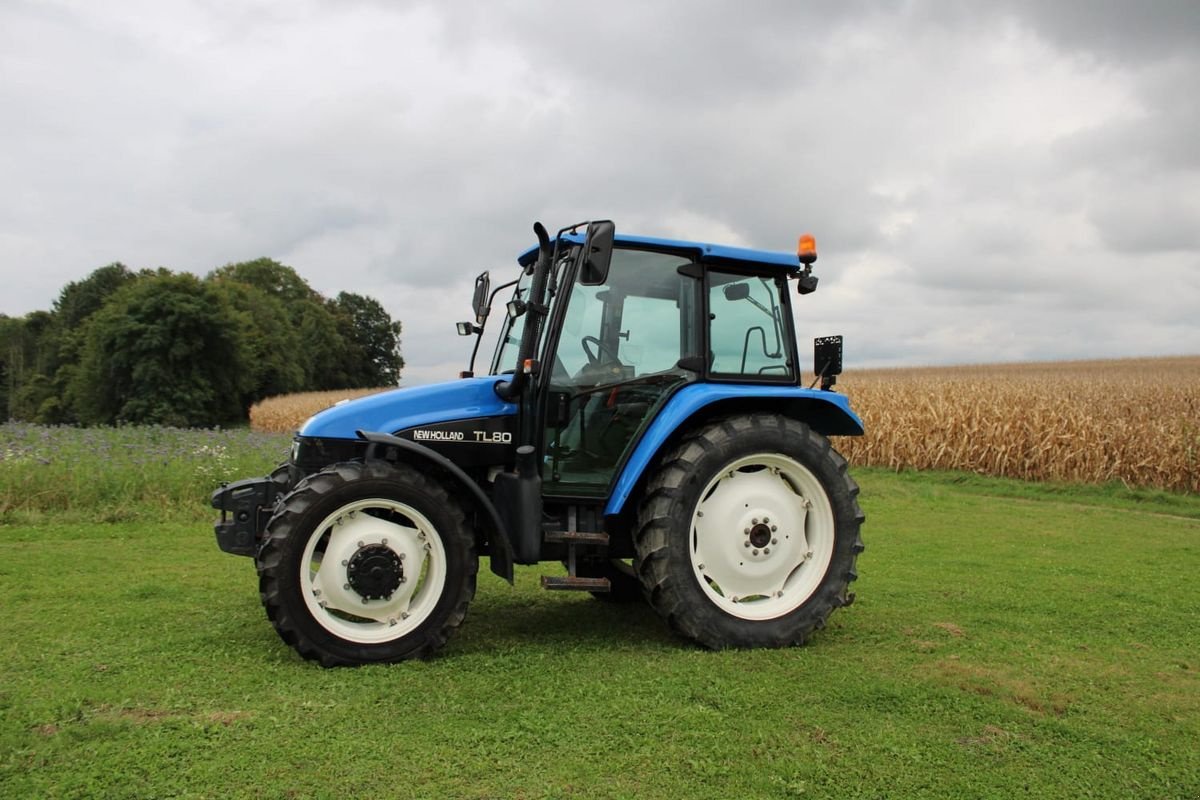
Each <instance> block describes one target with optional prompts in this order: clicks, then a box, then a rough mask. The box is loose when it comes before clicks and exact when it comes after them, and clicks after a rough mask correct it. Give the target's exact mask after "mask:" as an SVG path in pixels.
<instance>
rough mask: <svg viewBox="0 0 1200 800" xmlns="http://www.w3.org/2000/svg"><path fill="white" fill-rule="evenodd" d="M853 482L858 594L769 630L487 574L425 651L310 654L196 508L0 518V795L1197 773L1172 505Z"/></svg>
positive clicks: (664, 787) (893, 784) (722, 791)
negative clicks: (781, 636) (701, 625)
mask: <svg viewBox="0 0 1200 800" xmlns="http://www.w3.org/2000/svg"><path fill="white" fill-rule="evenodd" d="M269 466H270V461H269V460H266V462H265V463H263V464H260V465H259V467H258V469H256V470H255V471H256V472H262V471H263V470H265V469H267V468H269ZM858 474H859V477H860V479H861V480H860V482H861V483H862V484H863V504H864V506H865V508H866V511H867V513H868V523H867V527H866V528H865V536H866V540H867V544H868V549H867V551H866V553H865V554H864V555H863V556H862V558H861V559H860V564H859V566H860V573H861V579H860V581H859V583H858V584H856V585H855V588H856V589H857V591H858V595H859V596H858V601H857V602H856V603H855V604H854V605H853V606H851V607H849V608H847V609H843V610H841V611H839V612H837V613H836V614H835V615H834V617H833V618H832V620H831V624H830V626H829V628H828V629H826V630H825V631H823V632H822V633H820V634H819V635H818V636H817V637H816V638H815V640H814V641H813V642H812V643H811V644H810V645H809V646H807V647H804V648H800V649H793V650H784V651H749V652H741V651H727V652H720V653H710V652H705V651H700V650H697V649H696V648H694V647H692V646H690V645H688V644H686V643H683V642H680V641H678V640H676V639H674V638H672V637H671V636H670V635H669V634H668V633H667V631H666V629H665V628H664V626H663V625H662V624H661V622H660V621H659V620H658V618H657V617H656V616H655V615H654V614H653V613H652V612H651V611H650V610H649V609H648V608H647V607H645V606H641V605H634V606H632V607H628V606H627V607H618V606H612V605H608V604H604V603H599V602H596V601H594V600H592V599H590V598H588V597H587V596H573V595H563V594H555V593H547V592H542V591H541V590H540V589H539V588H537V585H536V584H537V575H538V574H539V570H537V569H533V568H525V569H521V570H520V571H519V574H518V583H517V586H516V588H515V589H513V588H509V587H508V586H507V584H504V583H503V582H501V581H500V580H499V579H497V578H495V577H493V576H491V575H490V574H489V573H487V572H486V569H485V570H484V571H483V572H481V578H480V586H479V593H478V595H477V598H476V601H475V603H474V604H473V605H472V608H471V612H470V614H469V615H468V618H467V622H466V624H465V625H464V627H463V629H462V630H461V631H460V635H459V636H457V637H456V638H454V639H453V640H452V641H451V643H450V645H449V646H448V647H447V648H446V650H445V651H444V652H443V653H442V654H441V655H440V656H439V657H438V658H436V659H434V660H432V661H428V662H416V663H405V664H399V665H392V666H372V667H365V668H360V669H341V670H321V669H320V668H318V667H316V666H314V665H312V664H311V663H308V662H304V661H302V660H301V659H300V658H299V657H298V656H296V655H295V653H293V651H292V650H290V649H289V648H287V647H286V646H285V645H283V644H282V643H281V642H280V641H279V640H278V638H277V637H276V635H275V633H274V631H273V630H272V629H271V627H270V625H269V624H268V622H267V620H266V619H265V616H264V615H263V612H262V610H261V608H260V607H259V602H258V596H257V591H256V580H255V576H254V570H253V566H252V564H251V562H250V561H249V560H248V559H242V558H236V557H231V556H227V555H224V554H222V553H220V552H219V551H218V550H217V548H216V546H215V544H214V542H213V538H212V534H211V530H210V529H209V528H208V527H207V526H206V525H205V524H203V523H198V522H196V521H194V520H193V519H191V518H190V512H183V513H176V514H173V515H164V516H163V518H162V519H160V520H157V521H136V520H135V521H133V522H126V523H121V524H101V523H91V522H89V523H82V524H81V523H79V522H75V521H71V522H64V521H61V520H59V519H56V518H55V517H54V516H53V515H49V516H45V517H43V518H41V520H40V524H36V525H33V524H24V523H22V524H10V525H7V526H2V527H0V592H2V593H3V597H4V598H5V604H4V605H5V614H3V615H0V658H2V659H3V663H4V665H5V667H6V669H5V680H4V682H3V683H2V684H0V720H2V721H0V796H5V797H27V796H28V797H100V796H103V797H147V796H157V797H431V798H434V797H436V798H444V797H472V798H483V797H525V798H534V797H579V798H584V797H589V798H590V797H638V798H657V797H663V798H679V797H712V798H728V797H780V798H785V797H838V798H843V797H844V798H859V797H861V798H868V797H870V798H874V797H953V798H960V797H997V798H1001V797H1003V798H1008V797H1016V796H1022V797H1039V798H1045V797H1063V798H1078V797H1114V798H1117V797H1120V798H1125V797H1139V798H1140V797H1145V798H1196V797H1198V796H1200V749H1198V748H1197V742H1200V656H1198V655H1197V652H1198V651H1200V647H1198V645H1200V636H1198V635H1197V633H1196V628H1195V624H1196V620H1197V618H1200V617H1198V614H1200V586H1198V585H1197V582H1196V581H1194V579H1193V578H1194V576H1195V574H1196V573H1197V571H1198V569H1200V523H1198V522H1197V521H1196V519H1194V518H1188V517H1189V516H1191V515H1190V514H1188V513H1184V514H1180V513H1179V509H1180V508H1183V509H1185V511H1186V510H1187V509H1191V508H1194V507H1195V499H1194V498H1190V499H1187V498H1185V499H1184V500H1182V501H1180V502H1179V503H1175V504H1172V503H1170V502H1167V503H1163V502H1159V500H1158V499H1156V498H1154V497H1149V498H1129V497H1120V496H1116V495H1112V494H1108V495H1106V494H1104V492H1103V490H1100V489H1089V490H1087V491H1080V492H1077V493H1071V492H1070V491H1068V490H1066V489H1060V490H1057V491H1055V492H1053V493H1052V492H1049V491H1044V490H1041V489H1037V488H1032V489H1026V488H1023V487H1027V486H1029V485H1027V484H1019V483H1017V482H1008V483H1005V482H993V481H988V480H986V479H979V478H970V479H966V478H964V476H953V475H949V476H946V475H935V476H925V475H921V474H911V473H905V474H894V473H889V472H886V471H882V470H867V471H859V473H858ZM135 516H136V515H135Z"/></svg>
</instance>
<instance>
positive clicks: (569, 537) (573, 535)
mask: <svg viewBox="0 0 1200 800" xmlns="http://www.w3.org/2000/svg"><path fill="white" fill-rule="evenodd" d="M542 538H543V539H545V540H546V541H547V542H567V543H569V544H608V534H607V533H603V532H601V531H546V532H545V533H544V534H543V535H542Z"/></svg>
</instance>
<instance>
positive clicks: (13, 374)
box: [0, 258, 404, 427]
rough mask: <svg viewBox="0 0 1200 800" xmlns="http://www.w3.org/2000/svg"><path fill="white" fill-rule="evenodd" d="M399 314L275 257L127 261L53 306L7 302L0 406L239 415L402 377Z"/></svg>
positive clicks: (153, 419) (81, 418) (181, 422)
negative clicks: (186, 266)
mask: <svg viewBox="0 0 1200 800" xmlns="http://www.w3.org/2000/svg"><path fill="white" fill-rule="evenodd" d="M403 367H404V359H403V357H402V356H401V355H400V322H399V321H393V320H392V318H391V317H390V316H389V315H388V313H387V312H386V311H385V310H384V308H383V306H382V305H380V303H379V302H378V301H376V300H374V299H372V298H370V297H365V296H363V295H360V294H354V293H352V292H341V293H339V294H338V295H337V297H335V298H333V299H328V298H326V297H324V296H322V295H321V294H319V293H318V292H316V291H315V290H313V288H312V287H310V286H309V285H308V283H307V282H306V281H305V280H304V279H303V278H302V277H300V275H299V274H297V273H296V271H295V270H294V269H292V268H291V267H288V266H285V265H284V264H280V263H279V262H277V261H274V260H272V259H268V258H260V259H257V260H255V261H246V262H242V263H238V264H228V265H226V266H224V267H221V268H219V269H216V270H213V271H212V272H210V273H209V274H208V275H207V276H205V277H204V278H203V279H201V278H198V277H196V276H195V275H191V274H188V273H174V272H171V271H170V270H168V269H164V268H159V269H156V270H140V271H136V272H135V271H132V270H130V269H128V268H127V267H126V266H125V265H123V264H120V263H114V264H110V265H108V266H106V267H101V268H100V269H97V270H95V271H94V272H92V273H91V274H90V275H88V276H87V277H86V278H84V279H82V280H79V281H74V282H71V283H68V284H67V285H66V286H64V287H63V289H62V291H60V292H59V295H58V298H57V299H56V300H55V301H54V304H53V308H52V309H51V310H50V311H34V312H32V313H30V314H26V315H25V316H24V317H8V316H5V315H3V314H0V413H4V412H6V416H7V418H9V419H18V420H27V421H31V422H42V423H51V424H59V423H79V424H85V425H99V424H119V423H138V424H162V425H176V426H181V427H191V426H203V427H208V426H213V425H228V424H236V423H238V422H241V421H244V420H245V419H246V417H247V413H248V411H249V409H250V406H251V405H252V404H253V403H255V402H257V401H258V400H261V399H262V398H264V397H268V396H270V395H276V394H285V393H288V392H299V391H310V390H322V389H347V388H358V387H369V386H386V385H395V384H396V383H398V382H399V380H400V371H401V369H402V368H403Z"/></svg>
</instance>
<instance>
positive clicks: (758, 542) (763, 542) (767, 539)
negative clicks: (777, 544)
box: [750, 522, 771, 547]
mask: <svg viewBox="0 0 1200 800" xmlns="http://www.w3.org/2000/svg"><path fill="white" fill-rule="evenodd" d="M770 543H771V528H770V526H768V525H764V524H763V523H761V522H760V523H758V524H757V525H755V526H754V527H752V528H751V529H750V544H751V546H753V547H766V546H767V545H769V544H770Z"/></svg>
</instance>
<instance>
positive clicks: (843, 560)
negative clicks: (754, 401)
mask: <svg viewBox="0 0 1200 800" xmlns="http://www.w3.org/2000/svg"><path fill="white" fill-rule="evenodd" d="M857 495H858V486H857V485H855V483H854V481H853V480H851V479H850V477H849V475H848V474H847V472H846V461H845V459H843V458H842V457H841V456H840V455H838V453H837V452H836V451H834V450H833V448H832V447H831V446H830V444H829V440H828V439H826V438H825V437H824V436H821V435H820V434H818V433H816V432H814V431H813V430H812V429H811V428H809V427H808V426H807V425H805V424H804V423H801V422H797V421H796V420H793V419H790V418H787V417H782V416H776V415H771V414H751V415H744V416H735V417H728V418H726V419H722V420H718V421H716V422H713V423H710V424H708V425H705V426H704V427H702V428H700V429H699V430H697V431H696V432H695V433H693V434H691V435H690V436H689V437H687V438H686V439H684V441H683V442H682V443H681V444H680V445H679V446H678V447H677V448H676V449H675V450H674V451H673V452H671V453H669V454H668V455H667V457H666V458H665V459H664V460H663V462H662V464H661V466H660V467H659V470H658V472H657V473H656V474H655V475H653V476H652V477H651V479H650V482H649V484H648V485H647V488H646V494H645V500H644V501H643V502H642V505H641V508H640V512H639V531H638V536H637V552H638V574H639V577H640V578H641V581H642V584H643V586H644V587H645V589H646V592H647V595H648V596H649V598H650V602H651V604H652V605H653V606H654V607H655V609H656V610H658V612H659V613H660V614H661V615H662V616H663V617H665V618H666V620H667V621H668V623H669V624H670V625H671V627H672V628H673V629H674V630H675V631H676V632H678V633H680V634H682V635H684V636H686V637H688V638H690V639H693V640H695V641H697V642H699V643H701V644H703V645H705V646H706V647H710V648H714V649H720V648H724V647H783V646H788V645H793V644H802V643H803V642H804V641H805V639H806V638H807V637H808V636H809V634H810V633H812V631H813V630H815V629H817V628H820V627H823V626H824V624H825V620H826V619H827V618H828V616H829V614H830V613H832V612H833V610H834V609H836V608H838V607H839V606H843V605H847V604H849V602H850V600H851V599H852V597H853V596H852V595H850V594H849V593H848V591H847V589H848V586H849V584H850V582H851V581H853V580H854V579H855V578H856V577H857V573H856V572H855V571H854V565H855V559H856V558H857V555H858V553H860V552H861V551H862V549H863V545H862V539H861V538H860V537H859V529H860V526H861V524H862V521H863V519H864V517H863V513H862V510H861V509H860V508H859V506H858V502H857V499H856V498H857Z"/></svg>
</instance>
